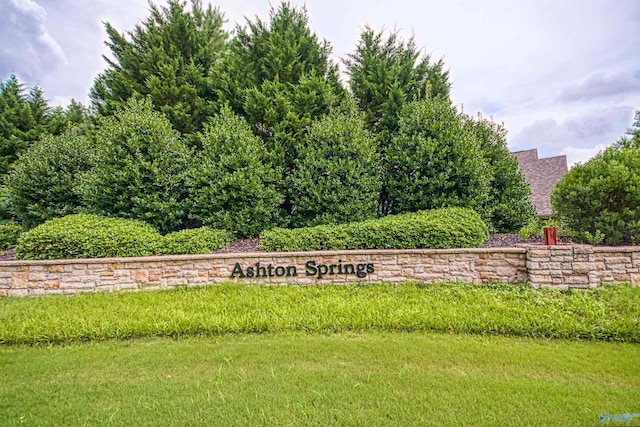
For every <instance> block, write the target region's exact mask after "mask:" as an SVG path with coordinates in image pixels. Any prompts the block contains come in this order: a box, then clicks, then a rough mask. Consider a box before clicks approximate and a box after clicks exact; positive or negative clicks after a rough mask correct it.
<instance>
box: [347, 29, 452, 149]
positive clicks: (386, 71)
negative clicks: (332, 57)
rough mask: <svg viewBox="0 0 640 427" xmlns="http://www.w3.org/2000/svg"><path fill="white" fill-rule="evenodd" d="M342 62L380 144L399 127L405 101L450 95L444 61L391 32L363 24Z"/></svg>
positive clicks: (352, 90)
mask: <svg viewBox="0 0 640 427" xmlns="http://www.w3.org/2000/svg"><path fill="white" fill-rule="evenodd" d="M343 62H344V64H345V66H346V67H347V73H348V74H349V86H350V88H351V92H352V93H353V95H354V97H355V98H356V100H357V102H358V105H359V106H360V108H361V109H362V110H363V111H364V112H365V116H366V120H367V123H368V125H369V128H370V130H371V131H373V132H375V133H376V134H377V135H378V139H379V143H380V145H381V146H382V147H386V146H387V145H388V144H389V143H390V142H391V139H390V138H391V136H392V135H393V133H395V132H396V131H397V130H398V122H399V115H400V112H401V111H402V108H403V107H404V105H405V104H407V103H408V102H412V101H417V100H420V99H424V98H426V97H441V98H445V99H448V98H449V88H450V84H449V81H448V79H449V72H448V71H446V70H445V69H444V62H443V61H442V60H439V61H437V62H432V61H431V57H430V55H423V54H422V52H421V51H420V49H418V47H417V46H416V43H415V40H414V39H413V38H410V39H409V40H408V41H407V42H405V41H403V40H401V39H400V38H399V37H398V34H397V33H391V34H390V35H389V36H388V37H387V38H386V39H385V38H384V37H383V32H376V31H374V30H373V29H372V28H370V27H366V28H365V30H364V31H363V32H362V34H361V35H360V41H359V42H358V46H357V47H356V51H355V52H354V53H352V54H349V55H348V57H347V59H346V60H344V61H343Z"/></svg>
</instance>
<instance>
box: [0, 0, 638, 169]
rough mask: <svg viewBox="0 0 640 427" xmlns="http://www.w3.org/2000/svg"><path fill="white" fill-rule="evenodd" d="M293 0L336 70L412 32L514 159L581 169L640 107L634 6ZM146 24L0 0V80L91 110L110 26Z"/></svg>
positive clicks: (143, 5)
mask: <svg viewBox="0 0 640 427" xmlns="http://www.w3.org/2000/svg"><path fill="white" fill-rule="evenodd" d="M159 1H161V0H157V1H156V3H157V2H159ZM204 3H205V4H206V3H209V2H208V1H207V0H204ZM212 3H213V4H214V6H215V5H217V6H219V8H220V10H221V11H222V12H224V15H225V17H226V19H227V20H228V23H227V29H228V30H229V31H231V30H233V28H234V27H235V24H237V23H243V22H245V17H247V18H251V19H254V18H255V16H256V15H257V16H259V17H261V18H262V19H267V18H268V13H269V8H270V4H269V1H268V0H241V1H233V0H223V1H214V2H212ZM293 3H294V4H297V5H302V4H306V7H307V10H308V13H309V18H310V26H311V29H312V30H313V31H315V32H316V34H318V36H319V37H320V38H325V39H327V40H328V41H329V42H330V43H331V45H332V47H333V54H334V60H335V61H336V62H338V61H339V60H340V58H344V57H345V56H346V54H347V53H350V52H352V51H353V50H354V48H355V46H356V44H357V41H358V38H359V35H360V32H361V30H362V28H363V27H364V26H365V25H366V24H368V25H370V26H372V27H373V28H375V29H378V30H382V29H386V30H394V29H397V30H399V32H400V35H401V36H402V37H403V38H405V39H407V38H409V37H410V36H411V35H414V37H415V39H416V42H417V44H418V45H419V46H421V47H423V49H424V51H425V53H429V54H431V55H432V58H434V59H439V58H441V57H442V58H444V61H445V63H446V65H447V67H448V69H449V70H450V76H451V83H452V85H453V87H452V98H453V101H454V103H455V104H456V105H457V106H459V107H460V108H463V109H464V111H465V112H466V113H470V114H476V113H477V112H480V113H482V114H483V115H484V116H492V117H493V118H494V120H495V121H497V122H504V124H505V126H506V128H507V129H508V131H509V134H508V143H509V147H510V148H511V149H512V150H514V151H515V150H524V149H530V148H538V151H539V155H540V156H541V157H548V156H555V155H560V154H566V155H567V158H568V161H569V164H570V165H571V164H573V163H575V162H578V161H586V160H587V159H588V158H590V157H591V156H593V155H595V154H596V153H597V152H598V151H599V150H602V149H603V148H604V147H606V146H608V145H610V144H612V143H613V142H615V141H616V140H617V139H618V138H620V137H621V136H622V135H623V134H624V132H625V130H626V129H627V128H628V127H630V126H631V123H632V120H633V112H634V110H636V109H640V51H639V49H638V40H640V1H638V0H608V1H607V0H562V1H559V0H517V1H514V0H483V1H475V0H464V1H463V0H447V1H444V0H440V1H425V0H420V1H418V0H415V1H409V0H393V1H391V0H308V1H306V3H304V2H295V1H294V2H293ZM272 4H273V5H276V6H277V5H278V4H279V3H278V1H277V0H273V1H272ZM147 16H148V5H147V2H146V0H0V79H2V81H5V80H6V79H7V77H8V76H9V74H10V73H15V74H16V75H17V76H18V79H19V80H20V81H21V82H22V83H25V84H26V85H27V86H29V87H31V86H33V85H35V84H37V85H39V86H40V87H41V88H42V89H43V90H44V93H45V97H46V98H47V99H48V100H49V101H50V102H51V103H52V104H62V105H66V104H67V103H68V102H69V100H70V99H71V98H75V99H76V100H78V101H81V102H82V103H84V104H88V102H89V101H88V92H89V88H90V87H91V86H92V84H93V80H94V79H95V77H96V76H97V75H98V73H100V72H101V71H102V70H104V68H105V66H106V64H105V63H104V61H103V59H102V57H101V55H102V54H105V53H108V50H107V49H106V48H105V46H104V42H105V41H106V38H107V36H106V32H105V30H104V24H103V22H110V23H111V24H112V25H114V26H115V27H116V28H117V29H118V30H119V31H120V32H125V31H129V30H132V29H133V27H134V25H135V24H136V23H138V22H140V21H142V20H144V19H145V18H146V17H147ZM342 69H344V67H342Z"/></svg>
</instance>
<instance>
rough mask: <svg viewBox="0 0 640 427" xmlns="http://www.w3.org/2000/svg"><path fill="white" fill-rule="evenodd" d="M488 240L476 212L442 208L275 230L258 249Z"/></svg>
mask: <svg viewBox="0 0 640 427" xmlns="http://www.w3.org/2000/svg"><path fill="white" fill-rule="evenodd" d="M488 238H489V228H488V227H487V225H486V224H485V223H484V221H483V220H482V218H481V217H480V215H478V214H477V213H476V212H475V211H473V210H471V209H465V208H443V209H434V210H430V211H421V212H413V213H408V214H403V215H389V216H387V217H384V218H381V219H376V220H367V221H361V222H352V223H349V224H340V225H320V226H316V227H305V228H297V229H292V230H287V229H282V228H275V229H272V230H268V231H265V232H263V233H262V234H261V235H260V247H261V248H262V249H265V250H267V251H281V252H292V251H314V250H342V249H413V248H433V249H436V248H473V247H480V246H482V245H483V244H484V242H486V241H487V239H488Z"/></svg>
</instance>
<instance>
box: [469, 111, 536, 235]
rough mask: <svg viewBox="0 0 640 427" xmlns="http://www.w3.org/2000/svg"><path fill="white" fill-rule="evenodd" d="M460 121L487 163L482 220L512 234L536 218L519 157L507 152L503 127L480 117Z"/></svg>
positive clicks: (492, 226) (495, 228) (492, 227)
mask: <svg viewBox="0 0 640 427" xmlns="http://www.w3.org/2000/svg"><path fill="white" fill-rule="evenodd" d="M463 122H464V125H465V127H466V128H467V129H469V130H470V131H471V132H472V133H473V134H474V135H475V137H476V138H477V139H478V142H479V143H480V147H481V149H482V155H483V156H484V158H485V159H486V160H487V161H488V162H489V169H488V171H487V173H488V174H489V177H490V188H489V199H488V200H487V202H486V205H485V206H486V207H485V209H483V212H484V215H485V216H483V219H484V220H485V221H486V222H487V224H488V225H489V227H490V228H491V230H492V231H495V232H498V233H513V232H516V231H517V230H519V229H520V228H521V227H525V226H527V225H528V224H530V223H531V222H533V221H537V218H536V216H535V207H534V206H533V203H531V199H530V196H531V187H530V185H529V183H528V182H527V181H526V179H525V177H524V175H523V174H522V172H520V171H519V170H518V160H517V159H516V157H515V156H514V155H513V154H511V153H510V152H509V148H508V147H507V131H506V129H505V128H504V127H503V126H501V125H498V124H496V123H494V122H493V121H491V120H487V119H483V118H482V117H478V119H477V120H473V119H471V118H470V117H464V118H463Z"/></svg>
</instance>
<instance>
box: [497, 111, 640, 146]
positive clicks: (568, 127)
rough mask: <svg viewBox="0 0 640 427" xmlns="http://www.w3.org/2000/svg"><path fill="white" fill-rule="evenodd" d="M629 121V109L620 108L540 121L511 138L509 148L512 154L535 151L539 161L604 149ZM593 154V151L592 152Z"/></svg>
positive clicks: (614, 139)
mask: <svg viewBox="0 0 640 427" xmlns="http://www.w3.org/2000/svg"><path fill="white" fill-rule="evenodd" d="M632 118H633V108H632V107H630V106H621V107H613V108H604V109H598V110H590V111H588V112H586V113H581V114H578V115H575V116H571V117H568V118H566V119H564V120H560V121H558V120H556V119H551V118H547V119H541V120H538V121H536V122H534V123H532V124H530V125H528V126H526V127H525V128H523V129H522V130H521V131H520V132H518V133H517V134H516V135H514V136H513V137H512V138H511V139H510V145H511V147H512V148H513V149H514V150H523V149H529V148H538V150H539V152H540V155H541V156H542V157H548V156H554V155H557V154H559V153H562V152H563V151H564V150H573V151H572V153H578V151H577V150H583V151H581V153H583V154H584V153H587V152H588V151H587V150H589V149H591V150H593V149H595V147H600V146H608V145H611V144H613V143H614V142H616V141H617V140H618V139H620V137H622V136H623V135H624V133H625V130H626V129H627V127H628V126H629V125H630V124H631V121H632ZM596 152H597V151H596ZM594 154H595V153H594Z"/></svg>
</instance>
